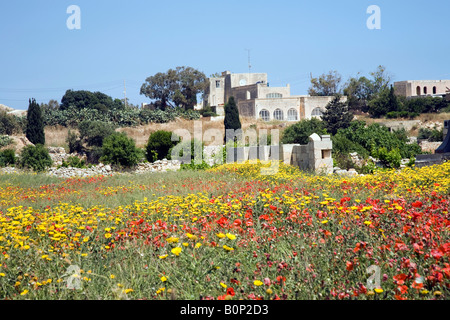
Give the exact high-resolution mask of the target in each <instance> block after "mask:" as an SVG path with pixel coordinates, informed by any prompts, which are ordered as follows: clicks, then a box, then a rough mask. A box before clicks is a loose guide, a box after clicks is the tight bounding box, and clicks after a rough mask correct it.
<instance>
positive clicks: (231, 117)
mask: <svg viewBox="0 0 450 320" xmlns="http://www.w3.org/2000/svg"><path fill="white" fill-rule="evenodd" d="M224 124H225V142H228V141H227V140H228V139H227V130H230V129H233V130H238V129H241V128H242V125H241V121H240V120H239V110H238V107H237V105H236V101H235V100H234V97H230V98H229V99H228V103H227V104H226V105H225V120H224Z"/></svg>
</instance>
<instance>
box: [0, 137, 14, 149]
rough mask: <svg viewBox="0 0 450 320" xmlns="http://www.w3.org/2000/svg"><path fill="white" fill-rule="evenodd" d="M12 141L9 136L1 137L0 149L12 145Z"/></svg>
mask: <svg viewBox="0 0 450 320" xmlns="http://www.w3.org/2000/svg"><path fill="white" fill-rule="evenodd" d="M12 141H13V140H12V139H11V138H10V137H8V136H0V148H3V147H6V146H9V145H10V144H11V143H12Z"/></svg>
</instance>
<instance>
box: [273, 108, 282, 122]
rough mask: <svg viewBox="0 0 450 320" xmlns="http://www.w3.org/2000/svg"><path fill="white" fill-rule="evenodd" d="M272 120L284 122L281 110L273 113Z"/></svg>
mask: <svg viewBox="0 0 450 320" xmlns="http://www.w3.org/2000/svg"><path fill="white" fill-rule="evenodd" d="M273 118H274V119H275V120H280V121H282V120H284V116H283V111H282V110H281V109H276V110H275V111H274V112H273Z"/></svg>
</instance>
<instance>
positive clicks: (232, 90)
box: [203, 71, 346, 121]
mask: <svg viewBox="0 0 450 320" xmlns="http://www.w3.org/2000/svg"><path fill="white" fill-rule="evenodd" d="M232 96H233V97H234V98H235V100H236V104H237V106H238V109H239V114H240V115H241V116H244V117H252V118H255V119H263V120H264V121H270V120H280V121H300V120H303V119H311V118H312V117H320V116H321V115H322V113H323V112H324V111H325V107H326V105H327V104H328V103H329V102H330V101H331V100H332V99H333V97H319V96H314V97H313V96H307V95H300V96H295V95H291V88H290V85H289V84H288V85H287V86H286V87H270V86H269V83H268V81H267V74H266V73H231V72H229V71H225V72H223V73H222V76H221V77H218V78H210V79H209V87H208V88H207V90H206V92H205V97H204V101H203V103H204V106H207V105H209V106H211V107H212V108H213V109H214V110H215V111H216V113H217V114H218V115H220V116H223V115H224V105H225V104H226V103H227V101H228V99H229V98H230V97H232ZM344 99H346V98H344Z"/></svg>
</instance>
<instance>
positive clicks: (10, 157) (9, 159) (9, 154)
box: [0, 149, 17, 167]
mask: <svg viewBox="0 0 450 320" xmlns="http://www.w3.org/2000/svg"><path fill="white" fill-rule="evenodd" d="M16 161H17V159H16V153H15V152H14V150H12V149H6V150H3V151H0V167H7V166H9V165H15V164H16Z"/></svg>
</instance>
